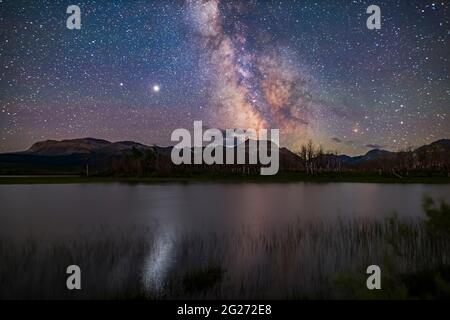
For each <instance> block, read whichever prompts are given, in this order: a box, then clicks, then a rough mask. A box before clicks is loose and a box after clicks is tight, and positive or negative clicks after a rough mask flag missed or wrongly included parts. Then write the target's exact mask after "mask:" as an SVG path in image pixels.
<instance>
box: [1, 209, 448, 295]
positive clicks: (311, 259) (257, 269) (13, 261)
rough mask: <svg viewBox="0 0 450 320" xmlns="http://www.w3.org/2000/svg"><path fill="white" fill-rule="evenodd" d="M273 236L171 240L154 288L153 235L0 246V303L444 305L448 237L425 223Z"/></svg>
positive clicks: (345, 225)
mask: <svg viewBox="0 0 450 320" xmlns="http://www.w3.org/2000/svg"><path fill="white" fill-rule="evenodd" d="M271 230H272V231H270V232H268V231H265V230H260V229H258V228H255V227H244V226H243V227H240V228H237V229H233V230H223V231H221V232H218V231H217V232H216V231H214V232H213V231H210V232H209V231H205V230H203V231H200V230H197V231H193V230H190V231H189V232H187V231H186V232H183V230H180V231H179V232H177V236H176V237H174V238H171V239H169V241H171V242H172V243H173V246H172V247H171V248H172V249H171V250H172V251H171V252H170V259H169V260H167V261H168V263H167V266H166V267H165V269H164V273H161V275H160V279H159V281H160V283H162V286H161V287H159V288H158V289H154V288H152V286H149V285H148V284H146V282H145V281H144V280H143V279H144V278H145V274H146V272H147V270H146V268H148V264H147V263H146V261H148V259H149V256H152V255H158V254H159V255H161V254H162V253H163V252H162V249H158V248H157V247H158V245H157V243H158V240H157V238H156V236H155V235H156V232H155V231H156V230H154V229H152V228H143V227H142V228H141V227H135V228H133V229H132V230H127V231H126V232H125V231H123V232H117V231H114V232H112V231H111V230H110V231H108V230H106V231H105V230H101V231H98V232H94V233H90V234H89V235H84V236H81V237H79V238H77V239H72V240H67V239H66V240H61V241H48V242H45V241H40V240H38V239H36V238H34V239H33V238H30V239H27V240H24V241H20V242H16V241H12V240H11V239H1V240H0V257H1V258H0V259H1V260H0V298H1V299H14V298H25V299H36V298H38V299H181V298H187V299H213V298H222V299H254V298H262V299H266V298H274V299H335V298H417V297H428V298H434V297H448V296H446V293H445V292H446V291H445V290H446V288H447V287H446V286H448V285H449V283H450V279H449V274H448V273H449V271H450V270H449V267H448V266H449V265H450V255H449V253H450V239H449V237H446V236H436V235H434V234H432V233H430V232H429V231H428V230H427V228H426V224H425V222H423V221H419V220H400V219H399V218H397V217H395V216H393V217H391V218H389V219H386V220H382V221H375V220H368V219H366V220H336V221H335V223H330V222H320V221H316V222H311V223H306V222H304V221H301V220H297V221H292V222H291V223H290V224H288V225H286V226H285V227H283V228H281V227H280V228H279V229H271ZM166 255H167V253H166ZM161 259H162V258H161ZM70 264H77V265H79V266H80V267H81V270H82V290H81V291H69V290H67V289H66V278H67V274H66V273H65V270H66V267H67V266H68V265H70ZM372 264H376V265H379V266H380V267H381V269H382V288H383V290H380V291H377V292H374V291H369V290H367V288H366V279H367V275H366V268H367V266H369V265H372ZM430 288H431V289H430Z"/></svg>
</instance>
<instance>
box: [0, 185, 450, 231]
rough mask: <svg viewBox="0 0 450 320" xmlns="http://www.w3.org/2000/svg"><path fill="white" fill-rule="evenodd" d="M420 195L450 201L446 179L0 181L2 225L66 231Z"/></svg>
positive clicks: (329, 209) (273, 223) (263, 222)
mask: <svg viewBox="0 0 450 320" xmlns="http://www.w3.org/2000/svg"><path fill="white" fill-rule="evenodd" d="M424 194H429V195H432V196H433V197H434V198H443V199H445V200H447V201H449V200H450V185H422V184H372V183H328V184H314V183H292V184H230V183H227V184H160V185H129V184H62V185H57V184H47V185H0V232H1V234H2V235H7V236H23V235H27V234H29V233H33V234H34V235H42V236H46V237H52V236H70V235H72V234H77V233H79V232H82V231H85V230H88V231H89V230H92V229H93V228H95V227H97V226H108V227H109V226H112V227H119V228H126V227H127V226H130V225H139V226H147V225H148V226H159V227H171V226H180V225H182V226H192V227H201V229H202V230H205V231H206V230H207V229H214V228H217V227H219V228H226V227H231V228H236V227H239V226H243V225H245V226H249V227H255V228H263V229H270V228H275V227H278V226H280V225H283V224H284V223H289V222H290V221H292V219H296V220H301V221H311V220H317V219H321V220H325V221H327V220H329V219H335V218H338V217H340V218H352V217H358V218H359V217H371V218H377V219H378V218H383V217H385V216H387V215H391V214H392V213H393V212H395V213H397V214H398V215H399V216H405V217H418V216H421V215H422V214H423V212H422V209H421V200H422V197H423V195H424ZM199 224H200V226H199Z"/></svg>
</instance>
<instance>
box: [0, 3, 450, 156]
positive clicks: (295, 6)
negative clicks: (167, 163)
mask: <svg viewBox="0 0 450 320" xmlns="http://www.w3.org/2000/svg"><path fill="white" fill-rule="evenodd" d="M71 4H76V5H78V6H79V7H80V9H81V30H69V29H67V28H66V19H67V18H68V16H69V14H67V13H66V8H67V7H68V6H69V5H71ZM371 4H376V5H378V6H379V7H380V8H381V15H382V25H381V29H380V30H369V29H367V27H366V20H367V18H368V17H369V14H367V13H366V9H367V7H368V6H369V5H371ZM0 30H1V31H0V152H7V151H18V150H23V149H26V148H28V147H29V146H30V145H31V144H32V143H34V142H36V141H38V140H45V139H68V138H78V137H87V136H90V137H96V138H104V139H108V140H111V141H118V140H135V141H138V142H141V143H145V144H149V145H151V144H160V145H169V144H172V143H171V142H170V134H171V132H172V131H173V130H174V129H176V128H180V127H183V128H188V129H192V123H193V121H194V120H202V121H203V124H204V126H207V127H217V128H223V129H226V128H234V127H239V128H263V127H266V128H280V139H281V143H282V144H283V145H285V146H288V147H290V148H292V149H296V148H298V146H299V145H300V144H302V143H304V142H305V141H307V140H308V139H312V140H313V141H314V142H315V143H316V144H321V145H322V146H323V147H324V149H326V150H338V151H339V152H342V153H347V154H359V153H364V152H366V151H367V150H368V149H370V148H374V147H382V148H386V149H391V150H398V149H402V148H407V147H408V146H418V145H422V144H425V143H429V142H432V141H434V140H437V139H439V138H449V137H450V121H449V113H450V76H449V68H450V63H449V58H450V47H449V45H448V44H449V39H450V15H449V4H448V2H443V1H396V2H393V1H370V2H369V1H333V2H331V1H294V0H289V1H220V0H209V1H200V0H187V1H170V2H169V1H114V2H111V1H80V2H78V3H71V2H70V1H38V0H36V1H32V2H30V1H21V0H16V1H12V0H11V1H8V0H3V1H0Z"/></svg>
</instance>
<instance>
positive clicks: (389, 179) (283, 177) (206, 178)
mask: <svg viewBox="0 0 450 320" xmlns="http://www.w3.org/2000/svg"><path fill="white" fill-rule="evenodd" d="M198 182H202V183H218V182H220V183H226V182H233V183H237V182H239V183H247V182H248V183H292V182H311V183H332V182H354V183H397V184H404V183H407V184H409V183H425V184H450V177H445V176H408V177H401V178H399V177H395V176H380V175H372V174H367V175H361V174H351V173H346V174H340V175H337V174H332V175H331V174H322V175H315V176H308V175H305V174H302V173H289V174H280V175H276V176H241V175H240V176H238V175H236V176H231V175H192V176H172V177H157V176H151V177H101V176H95V177H83V176H0V184H68V183H146V184H147V183H148V184H151V183H198Z"/></svg>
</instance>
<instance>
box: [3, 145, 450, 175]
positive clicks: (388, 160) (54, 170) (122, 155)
mask: <svg viewBox="0 0 450 320" xmlns="http://www.w3.org/2000/svg"><path fill="white" fill-rule="evenodd" d="M172 148H173V147H161V146H156V145H153V146H147V145H144V144H141V143H138V142H134V141H119V142H110V141H107V140H102V139H95V138H81V139H70V140H61V141H57V140H46V141H39V142H36V143H34V144H33V145H32V146H31V147H30V148H29V149H28V150H25V151H21V152H12V153H3V154H0V174H83V173H84V172H85V170H86V166H90V167H91V169H92V170H91V172H96V173H100V174H105V173H106V174H110V173H113V174H114V173H117V172H119V173H121V172H122V171H124V170H125V169H124V168H125V167H126V168H127V169H126V170H125V171H127V170H129V167H130V166H131V167H136V165H137V164H136V159H139V157H141V163H140V164H139V166H140V167H142V166H145V165H146V164H151V165H152V166H153V167H154V168H153V170H156V171H158V168H161V167H162V166H163V167H165V168H166V171H167V170H168V168H169V167H170V166H169V165H170V164H171V160H170V153H171V150H172ZM430 155H433V156H432V157H430ZM319 157H320V159H319ZM425 158H426V159H427V163H429V162H430V161H434V160H435V159H436V158H439V159H441V162H442V161H444V162H445V163H448V159H450V139H441V140H438V141H435V142H433V143H430V144H428V145H424V146H421V147H419V148H416V149H414V150H410V151H403V152H392V151H387V150H382V149H372V150H370V151H368V152H367V153H366V154H364V155H360V156H353V157H352V156H347V155H333V154H321V155H318V154H317V155H315V156H314V159H308V160H306V159H303V158H302V157H301V156H300V155H299V154H296V153H294V152H292V151H290V150H289V149H287V148H280V168H281V169H282V170H285V171H295V170H302V169H304V168H305V166H308V161H309V163H315V166H316V167H317V168H321V167H322V166H325V163H326V166H327V168H330V163H333V167H336V166H337V165H336V164H339V167H340V168H347V169H357V168H369V167H370V168H372V169H378V167H381V166H385V165H386V164H389V165H391V166H392V165H393V163H395V164H396V165H397V164H398V162H399V159H402V161H403V160H404V159H409V160H408V161H410V162H411V161H416V162H417V161H419V160H420V159H425ZM155 159H156V160H155ZM411 159H412V160H411ZM414 159H416V160H414ZM319 160H320V162H319ZM313 161H314V162H313ZM155 162H158V163H159V165H157V164H158V163H156V165H155ZM422 162H423V161H422ZM130 163H132V164H133V165H130ZM125 164H126V165H125ZM411 165H412V164H411ZM416 165H417V164H416ZM416 165H415V166H416ZM377 166H378V167H377ZM141 169H142V168H141Z"/></svg>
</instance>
